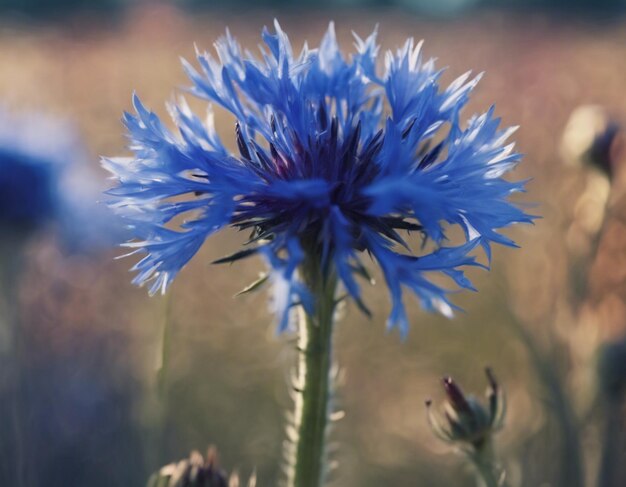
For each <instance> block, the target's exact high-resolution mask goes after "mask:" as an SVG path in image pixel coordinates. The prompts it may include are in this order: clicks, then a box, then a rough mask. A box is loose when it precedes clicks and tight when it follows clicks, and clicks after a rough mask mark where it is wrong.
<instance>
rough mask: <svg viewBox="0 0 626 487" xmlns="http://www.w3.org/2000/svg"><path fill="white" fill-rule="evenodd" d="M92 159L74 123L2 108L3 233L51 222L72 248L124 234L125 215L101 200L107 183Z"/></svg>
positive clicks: (20, 232)
mask: <svg viewBox="0 0 626 487" xmlns="http://www.w3.org/2000/svg"><path fill="white" fill-rule="evenodd" d="M88 161H89V157H88V156H87V151H86V150H85V148H84V146H83V144H82V143H81V140H80V137H79V136H78V134H77V132H76V131H75V130H74V128H73V127H72V126H71V125H69V124H68V123H65V122H63V121H61V120H58V119H55V118H54V117H50V116H46V115H43V114H40V113H12V112H9V111H8V110H6V109H4V108H2V107H0V235H3V236H7V235H29V234H30V233H31V232H32V231H35V230H38V229H42V228H44V227H45V226H48V225H50V226H54V227H56V229H57V230H59V235H60V237H61V239H62V241H63V243H64V244H65V245H66V247H67V246H69V247H70V248H71V249H72V250H84V249H89V248H93V247H94V246H96V247H99V248H102V247H103V246H105V245H106V244H107V242H108V244H109V245H111V244H112V238H115V236H117V238H120V237H121V236H122V235H123V232H122V227H121V225H120V224H119V220H117V218H116V217H115V216H114V215H113V213H112V212H111V211H110V210H109V209H108V208H107V207H106V206H104V205H99V204H98V199H99V198H100V195H101V193H100V191H101V188H99V186H98V178H96V177H95V175H94V174H93V172H92V171H90V170H89V168H88V167H87V163H88ZM116 221H117V222H118V223H117V224H116V223H115V222H116Z"/></svg>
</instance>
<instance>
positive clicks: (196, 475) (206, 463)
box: [147, 447, 255, 487]
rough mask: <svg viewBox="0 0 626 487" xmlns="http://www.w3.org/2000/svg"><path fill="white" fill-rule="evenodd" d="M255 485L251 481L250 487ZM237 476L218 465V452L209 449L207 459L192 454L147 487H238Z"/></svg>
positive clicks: (168, 468) (154, 476) (159, 473)
mask: <svg viewBox="0 0 626 487" xmlns="http://www.w3.org/2000/svg"><path fill="white" fill-rule="evenodd" d="M254 484H255V480H254V478H252V479H250V482H249V484H248V486H249V487H253V486H254ZM238 486H239V478H238V476H237V475H236V474H233V475H231V476H230V478H229V477H228V474H227V473H226V472H224V471H223V470H222V469H220V468H219V466H218V464H217V450H216V449H215V448H214V447H211V448H209V451H208V453H207V456H206V458H203V457H202V455H201V454H200V453H199V452H197V451H193V452H191V455H190V456H189V458H188V459H186V460H181V461H180V462H178V463H172V464H169V465H166V466H165V467H163V468H161V469H160V470H159V471H158V472H156V473H155V474H153V475H152V477H150V480H149V481H148V486H147V487H238Z"/></svg>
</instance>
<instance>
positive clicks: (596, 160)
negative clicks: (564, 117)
mask: <svg viewBox="0 0 626 487" xmlns="http://www.w3.org/2000/svg"><path fill="white" fill-rule="evenodd" d="M620 134H621V127H620V125H619V124H618V123H617V122H616V121H615V120H613V119H612V118H611V117H610V116H609V114H608V113H607V111H606V110H605V109H604V108H603V107H601V106H597V105H583V106H580V107H578V108H576V109H575V110H574V111H573V112H572V114H571V115H570V118H569V120H568V122H567V124H566V126H565V130H564V132H563V138H562V140H561V153H562V155H563V157H564V159H565V160H566V162H568V163H573V164H589V165H590V166H593V167H596V168H597V169H600V170H601V171H602V172H604V173H605V174H606V175H607V176H608V177H609V178H611V177H612V176H613V174H614V169H615V164H616V161H617V159H618V152H619V151H620V143H621V141H622V137H621V136H620Z"/></svg>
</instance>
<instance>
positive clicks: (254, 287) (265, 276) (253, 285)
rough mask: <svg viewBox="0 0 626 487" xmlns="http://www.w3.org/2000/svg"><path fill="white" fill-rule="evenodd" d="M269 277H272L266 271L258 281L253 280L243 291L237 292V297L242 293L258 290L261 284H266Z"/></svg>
mask: <svg viewBox="0 0 626 487" xmlns="http://www.w3.org/2000/svg"><path fill="white" fill-rule="evenodd" d="M269 277H270V275H269V274H267V273H265V272H264V273H262V274H261V275H260V276H259V278H258V279H257V280H256V281H254V282H251V283H250V284H248V285H247V286H246V287H244V288H243V289H242V290H241V291H239V292H238V293H237V294H235V297H237V296H241V295H242V294H248V293H252V292H254V291H256V290H257V289H259V288H261V286H263V284H265V283H266V282H267V280H268V279H269Z"/></svg>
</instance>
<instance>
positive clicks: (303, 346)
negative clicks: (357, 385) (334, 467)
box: [288, 259, 336, 487]
mask: <svg viewBox="0 0 626 487" xmlns="http://www.w3.org/2000/svg"><path fill="white" fill-rule="evenodd" d="M301 271H302V277H303V280H304V282H305V283H306V285H307V286H308V289H309V290H310V291H311V292H312V294H313V297H314V299H315V309H314V312H313V314H310V315H309V314H307V313H305V312H304V311H303V310H302V312H301V315H300V319H299V324H298V327H299V330H298V334H299V336H298V345H297V350H298V362H297V371H296V372H297V373H296V378H295V381H294V390H295V392H296V394H295V413H294V425H293V426H294V430H293V431H294V432H295V437H294V438H293V441H294V444H293V445H292V446H293V453H292V459H291V463H292V468H291V469H290V472H289V481H288V485H289V486H290V487H320V486H321V485H323V481H324V476H325V474H326V436H327V430H328V422H329V415H330V409H331V405H330V403H331V388H332V379H331V367H332V334H333V316H334V313H335V304H336V303H335V288H336V279H335V278H334V277H332V276H326V275H325V274H324V272H323V271H322V268H321V266H320V265H319V261H318V260H317V259H307V260H306V261H305V264H304V265H303V266H302V269H301Z"/></svg>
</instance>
